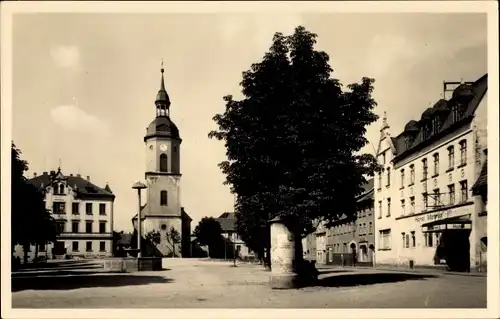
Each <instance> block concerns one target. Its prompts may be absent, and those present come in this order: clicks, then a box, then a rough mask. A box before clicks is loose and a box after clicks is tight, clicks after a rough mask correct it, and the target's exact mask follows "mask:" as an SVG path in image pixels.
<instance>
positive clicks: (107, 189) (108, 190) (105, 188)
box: [104, 182, 113, 193]
mask: <svg viewBox="0 0 500 319" xmlns="http://www.w3.org/2000/svg"><path fill="white" fill-rule="evenodd" d="M104 190H105V191H106V192H108V193H113V191H111V187H109V184H108V183H107V182H106V187H104Z"/></svg>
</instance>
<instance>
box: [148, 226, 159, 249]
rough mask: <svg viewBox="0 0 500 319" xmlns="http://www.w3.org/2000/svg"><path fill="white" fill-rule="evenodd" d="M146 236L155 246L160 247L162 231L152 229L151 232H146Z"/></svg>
mask: <svg viewBox="0 0 500 319" xmlns="http://www.w3.org/2000/svg"><path fill="white" fill-rule="evenodd" d="M145 238H146V239H147V240H148V241H150V242H151V243H152V244H153V245H154V246H155V247H158V245H159V244H160V243H161V235H160V232H159V231H157V230H154V229H153V230H152V231H150V232H149V233H147V234H146V236H145Z"/></svg>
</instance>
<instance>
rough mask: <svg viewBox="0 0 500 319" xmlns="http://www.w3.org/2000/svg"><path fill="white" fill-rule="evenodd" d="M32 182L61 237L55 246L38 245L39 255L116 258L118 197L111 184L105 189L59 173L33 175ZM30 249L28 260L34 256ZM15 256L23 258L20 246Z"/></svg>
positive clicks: (48, 244) (84, 180)
mask: <svg viewBox="0 0 500 319" xmlns="http://www.w3.org/2000/svg"><path fill="white" fill-rule="evenodd" d="M28 182H29V183H31V184H32V185H34V186H35V187H37V188H38V189H40V190H42V191H43V192H44V193H45V205H46V208H47V209H48V210H50V212H51V215H52V216H53V217H54V219H55V220H56V222H57V227H58V228H59V232H60V234H59V236H58V237H57V240H56V242H55V243H47V244H43V245H39V246H38V256H46V257H47V258H49V259H53V258H66V256H68V257H82V258H96V257H97V258H98V257H108V256H112V255H113V217H114V216H113V214H114V211H113V204H114V200H115V195H114V194H113V192H112V191H111V188H110V187H109V185H106V186H105V187H104V188H101V187H99V186H96V185H95V184H93V183H91V181H90V176H87V178H86V179H84V178H82V177H81V175H80V174H77V175H73V174H70V175H69V176H66V175H64V174H63V173H62V172H61V169H60V168H59V169H58V170H57V171H51V172H50V173H48V172H43V173H42V174H41V175H37V174H34V176H33V178H31V179H29V180H28ZM35 251H36V247H35V246H32V247H30V251H29V252H28V259H29V260H31V259H32V258H34V257H35ZM14 255H15V256H16V257H17V256H19V257H20V258H22V257H23V255H24V251H23V248H22V247H21V246H16V247H15V252H14Z"/></svg>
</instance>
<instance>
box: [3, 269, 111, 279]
mask: <svg viewBox="0 0 500 319" xmlns="http://www.w3.org/2000/svg"><path fill="white" fill-rule="evenodd" d="M98 273H103V271H95V270H93V271H92V270H85V271H82V270H75V269H73V270H52V271H44V272H41V271H31V272H27V271H26V272H18V273H12V274H11V278H12V279H24V278H40V277H58V276H68V275H79V276H82V275H92V274H98Z"/></svg>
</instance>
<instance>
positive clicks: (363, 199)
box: [358, 188, 373, 203]
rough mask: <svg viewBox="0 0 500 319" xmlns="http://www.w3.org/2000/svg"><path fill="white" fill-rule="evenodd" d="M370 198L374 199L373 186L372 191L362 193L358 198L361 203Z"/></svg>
mask: <svg viewBox="0 0 500 319" xmlns="http://www.w3.org/2000/svg"><path fill="white" fill-rule="evenodd" d="M370 199H371V200H373V188H372V189H371V190H370V191H368V192H366V193H364V194H362V195H361V196H360V197H359V198H358V203H361V202H364V201H367V200H370Z"/></svg>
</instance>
